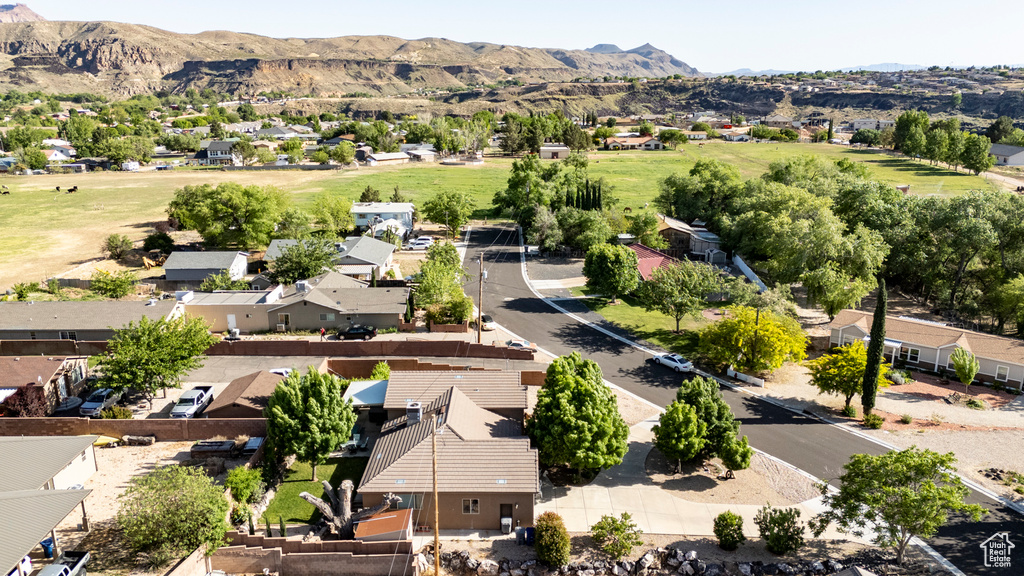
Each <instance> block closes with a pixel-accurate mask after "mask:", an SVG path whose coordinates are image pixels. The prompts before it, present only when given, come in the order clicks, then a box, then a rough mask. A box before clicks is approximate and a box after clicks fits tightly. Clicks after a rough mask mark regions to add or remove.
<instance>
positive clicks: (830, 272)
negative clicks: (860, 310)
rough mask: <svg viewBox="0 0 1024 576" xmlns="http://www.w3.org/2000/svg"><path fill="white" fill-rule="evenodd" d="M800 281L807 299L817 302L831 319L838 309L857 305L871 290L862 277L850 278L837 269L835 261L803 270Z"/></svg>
mask: <svg viewBox="0 0 1024 576" xmlns="http://www.w3.org/2000/svg"><path fill="white" fill-rule="evenodd" d="M800 281H801V283H802V284H803V285H804V287H805V288H806V289H807V296H808V299H809V300H810V301H811V302H813V303H815V304H819V305H820V306H821V307H822V309H824V310H825V313H826V314H828V319H829V320H830V321H831V320H833V319H834V318H835V317H836V314H838V313H839V312H840V311H842V310H845V309H847V308H850V307H852V306H855V305H857V303H859V302H860V301H861V299H862V298H864V296H866V295H867V294H868V292H870V291H871V284H870V283H869V282H868V281H866V280H864V279H862V278H850V277H849V276H848V275H846V274H844V273H843V272H842V271H841V270H839V265H838V264H837V263H836V262H826V263H825V264H824V265H823V266H820V267H818V268H816V269H814V270H809V271H807V272H804V273H803V274H802V275H801V276H800Z"/></svg>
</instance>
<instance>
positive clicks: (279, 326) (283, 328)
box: [277, 324, 288, 332]
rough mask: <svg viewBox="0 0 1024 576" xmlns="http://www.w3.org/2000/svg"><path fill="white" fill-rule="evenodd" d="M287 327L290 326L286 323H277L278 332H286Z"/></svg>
mask: <svg viewBox="0 0 1024 576" xmlns="http://www.w3.org/2000/svg"><path fill="white" fill-rule="evenodd" d="M286 328H288V326H286V325H284V324H278V325H277V331H278V332H284V331H285V329H286Z"/></svg>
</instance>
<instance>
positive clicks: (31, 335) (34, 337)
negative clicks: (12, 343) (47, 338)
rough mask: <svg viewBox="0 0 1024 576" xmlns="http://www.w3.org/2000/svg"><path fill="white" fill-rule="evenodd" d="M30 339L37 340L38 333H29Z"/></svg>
mask: <svg viewBox="0 0 1024 576" xmlns="http://www.w3.org/2000/svg"><path fill="white" fill-rule="evenodd" d="M28 337H29V339H30V340H35V339H36V333H35V332H29V333H28Z"/></svg>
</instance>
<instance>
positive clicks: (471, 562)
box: [465, 558, 480, 571]
mask: <svg viewBox="0 0 1024 576" xmlns="http://www.w3.org/2000/svg"><path fill="white" fill-rule="evenodd" d="M465 565H466V568H467V569H468V570H472V571H476V569H477V568H478V567H479V566H480V561H479V560H477V559H476V558H470V559H468V560H466V561H465Z"/></svg>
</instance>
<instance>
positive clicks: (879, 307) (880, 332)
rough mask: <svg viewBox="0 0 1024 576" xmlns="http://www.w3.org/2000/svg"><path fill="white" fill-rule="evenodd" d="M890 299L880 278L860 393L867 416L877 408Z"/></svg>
mask: <svg viewBox="0 0 1024 576" xmlns="http://www.w3.org/2000/svg"><path fill="white" fill-rule="evenodd" d="M888 300H889V293H888V291H886V289H885V279H884V278H879V279H878V296H877V300H876V302H875V314H874V316H872V318H871V334H870V337H871V341H870V342H869V343H868V350H867V358H866V359H865V363H864V379H863V381H862V384H861V393H860V402H861V406H863V408H864V415H865V416H867V415H868V414H871V411H872V410H873V409H874V408H875V396H876V395H877V394H878V376H879V374H881V372H882V360H883V358H882V354H883V353H884V352H885V315H886V313H887V303H888Z"/></svg>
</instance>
